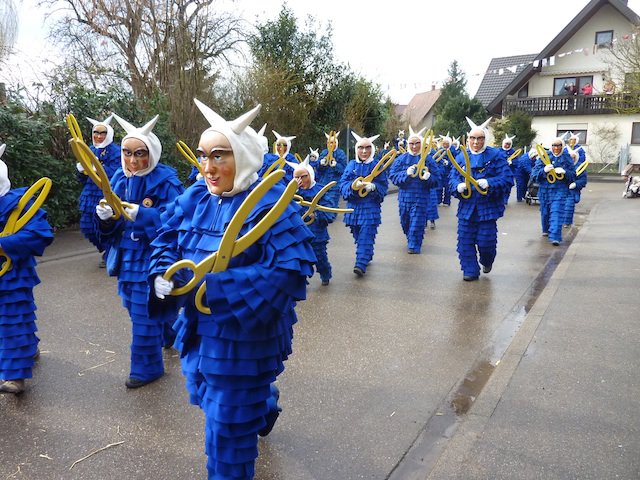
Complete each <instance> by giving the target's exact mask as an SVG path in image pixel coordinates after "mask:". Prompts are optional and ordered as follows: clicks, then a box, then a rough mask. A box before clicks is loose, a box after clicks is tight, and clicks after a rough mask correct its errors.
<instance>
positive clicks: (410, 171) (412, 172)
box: [407, 165, 416, 175]
mask: <svg viewBox="0 0 640 480" xmlns="http://www.w3.org/2000/svg"><path fill="white" fill-rule="evenodd" d="M415 174H416V166H415V165H411V166H410V167H409V168H407V175H415Z"/></svg>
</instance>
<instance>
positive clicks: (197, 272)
mask: <svg viewBox="0 0 640 480" xmlns="http://www.w3.org/2000/svg"><path fill="white" fill-rule="evenodd" d="M282 177H284V171H282V170H279V171H276V172H273V173H272V174H271V175H269V176H268V177H267V178H265V179H264V180H263V181H262V182H260V184H259V185H258V186H257V187H256V188H255V189H253V191H252V192H251V193H250V194H249V195H248V196H247V198H245V199H244V201H243V202H242V204H241V205H240V208H238V210H237V211H236V213H235V215H234V216H233V218H232V219H231V221H230V222H229V225H228V226H227V228H226V230H225V232H224V235H223V236H222V240H221V241H220V246H219V247H218V251H217V252H214V253H212V254H211V255H209V256H208V257H207V258H205V259H204V260H202V261H201V262H200V263H198V264H196V263H194V262H193V261H192V260H186V259H183V260H179V261H177V262H176V263H174V264H173V265H171V266H170V267H169V269H168V270H167V271H166V272H165V273H164V275H163V278H164V279H165V280H170V279H171V277H173V275H175V273H176V272H177V271H178V270H181V269H183V268H186V269H188V270H191V271H192V272H193V278H191V280H190V281H189V282H188V283H187V284H185V285H184V286H182V287H178V288H174V289H173V290H172V291H171V295H184V294H185V293H188V292H190V291H191V290H193V289H194V288H195V287H196V286H197V285H198V284H199V283H200V282H202V280H203V279H204V277H205V276H206V275H207V274H208V273H217V272H223V271H225V270H226V269H227V267H228V266H229V262H230V261H231V259H232V258H233V257H235V256H237V255H239V254H241V253H242V252H244V251H245V250H246V249H247V248H249V247H250V246H251V245H253V244H254V243H255V242H257V241H258V240H259V239H260V237H262V235H264V234H265V233H266V232H267V231H268V230H269V228H271V227H272V226H273V224H274V223H275V222H276V221H277V220H278V218H279V217H280V215H282V213H283V212H284V211H285V210H286V208H287V206H288V205H289V203H290V202H291V200H292V198H293V195H294V194H295V192H296V189H297V188H298V185H297V183H296V182H295V180H292V181H291V182H289V184H288V185H287V188H286V189H285V191H284V192H283V194H282V195H281V196H280V199H279V200H278V201H277V202H276V204H275V205H274V206H273V207H271V209H270V210H269V211H268V212H267V214H266V215H265V216H264V217H262V218H261V219H260V221H259V222H258V223H257V224H256V225H255V226H254V227H253V228H251V230H249V231H248V232H247V233H245V234H244V235H243V236H242V237H240V238H237V236H238V234H239V233H240V230H241V229H242V226H243V225H244V222H245V220H246V219H247V217H248V216H249V214H250V213H251V211H252V210H253V208H254V207H255V205H256V204H257V203H258V202H259V201H260V199H261V198H262V197H263V196H264V195H265V194H266V193H267V192H268V191H269V190H270V189H271V187H273V185H275V184H276V183H277V182H279V181H280V179H282ZM205 291H206V283H204V282H203V283H202V285H200V288H199V289H198V292H197V293H196V297H195V305H196V307H197V308H198V310H199V311H201V312H202V313H205V314H210V313H211V310H210V309H209V308H208V307H207V306H206V305H204V303H203V301H202V299H203V298H204V293H205Z"/></svg>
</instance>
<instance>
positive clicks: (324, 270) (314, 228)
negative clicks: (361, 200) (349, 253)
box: [291, 155, 339, 286]
mask: <svg viewBox="0 0 640 480" xmlns="http://www.w3.org/2000/svg"><path fill="white" fill-rule="evenodd" d="M291 167H292V168H293V178H294V179H295V181H296V182H298V192H297V193H298V195H300V196H301V197H302V198H303V199H304V200H306V201H308V202H311V201H313V198H314V197H315V196H316V195H317V194H318V193H319V192H320V190H322V188H323V187H324V185H321V184H320V183H317V182H316V180H315V172H314V170H313V167H312V166H311V165H310V155H309V156H307V158H305V159H304V161H303V162H302V163H296V164H292V165H291ZM331 190H338V187H337V186H334V187H332V188H331V189H329V190H328V191H327V192H326V193H325V194H324V195H323V196H322V199H321V200H322V201H321V202H320V204H321V205H322V206H325V207H331V208H338V200H339V197H338V196H336V195H329V193H330V192H331ZM305 211H306V210H302V211H301V213H302V214H304V213H305ZM311 215H313V218H312V219H311V220H312V221H311V223H310V224H309V223H308V221H307V219H305V218H303V220H305V221H306V222H307V223H308V224H307V226H308V227H309V230H311V232H312V233H313V239H312V240H311V247H312V248H313V253H315V255H316V259H317V261H316V270H317V271H318V273H319V274H320V280H321V282H322V285H325V286H326V285H329V281H330V280H331V263H330V262H329V256H328V255H327V244H328V243H329V240H330V239H331V237H329V230H328V228H327V227H328V225H329V223H331V222H333V221H334V220H335V218H336V214H335V213H332V212H325V211H322V210H315V211H314V212H313V213H312V214H311Z"/></svg>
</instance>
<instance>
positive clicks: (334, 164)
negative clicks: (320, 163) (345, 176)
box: [329, 158, 338, 167]
mask: <svg viewBox="0 0 640 480" xmlns="http://www.w3.org/2000/svg"><path fill="white" fill-rule="evenodd" d="M337 164H338V162H336V159H335V158H334V159H333V160H331V163H330V164H329V166H331V167H335V166H336V165H337Z"/></svg>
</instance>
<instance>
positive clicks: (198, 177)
mask: <svg viewBox="0 0 640 480" xmlns="http://www.w3.org/2000/svg"><path fill="white" fill-rule="evenodd" d="M203 178H204V177H203V176H202V174H201V173H200V172H198V174H197V175H196V182H197V181H198V180H202V179H203Z"/></svg>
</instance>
